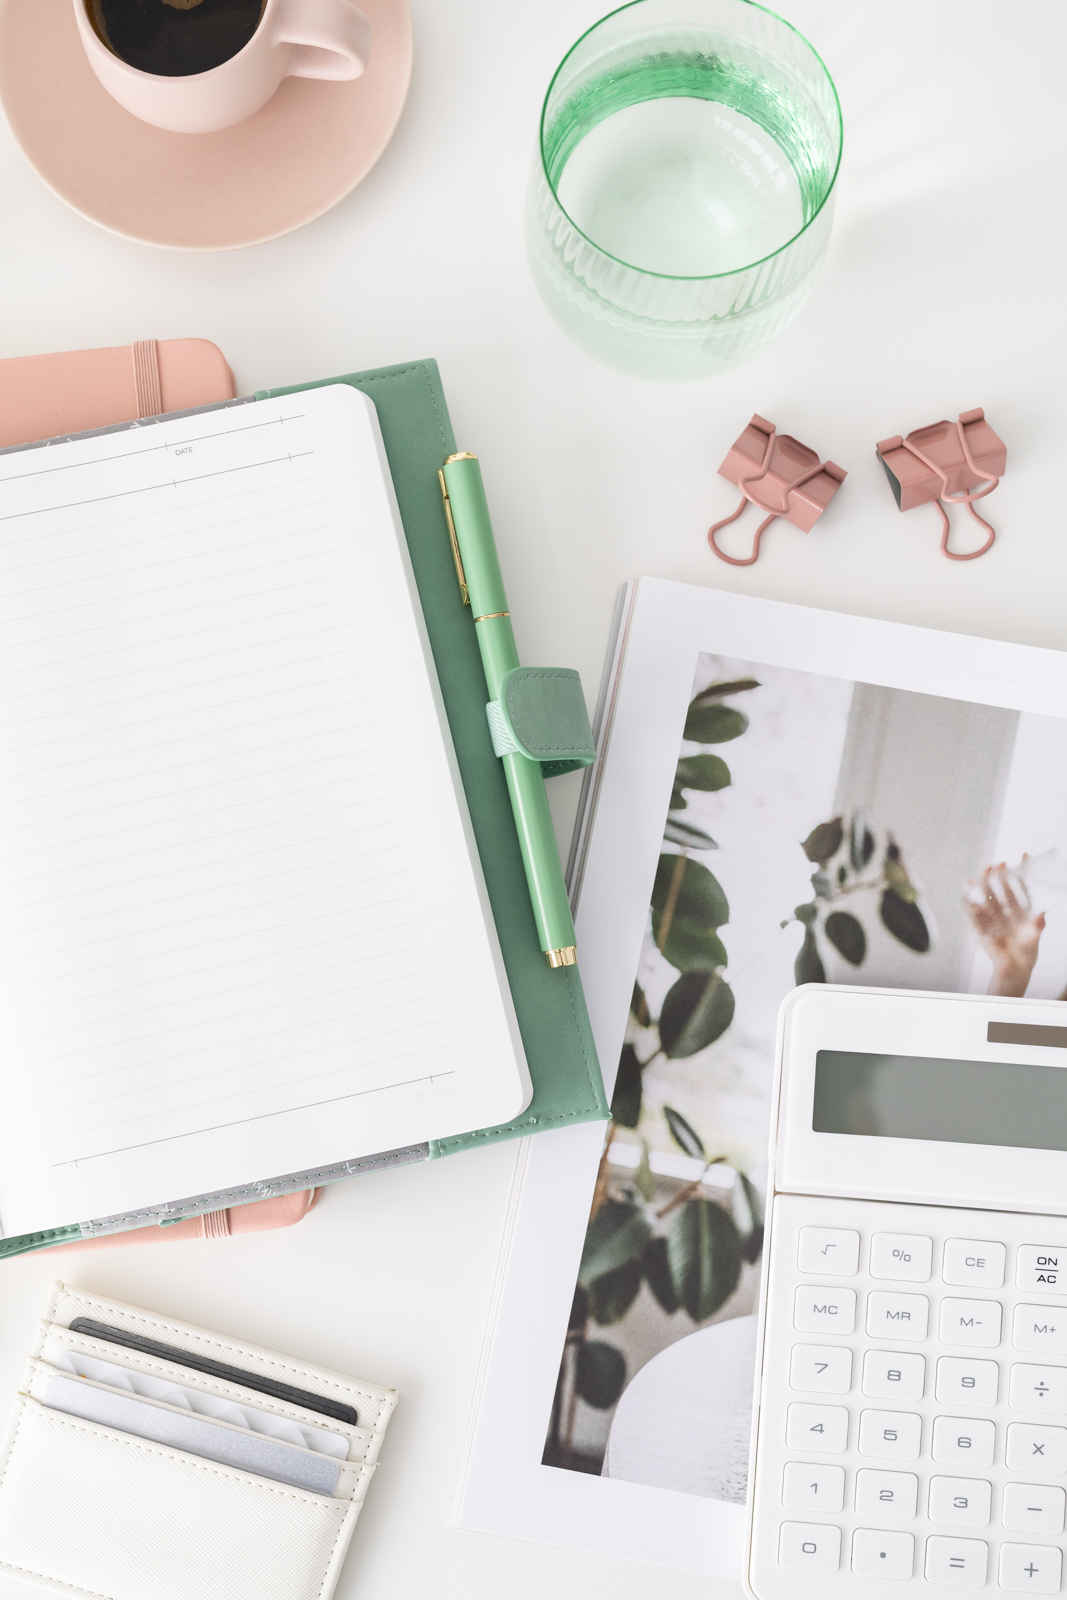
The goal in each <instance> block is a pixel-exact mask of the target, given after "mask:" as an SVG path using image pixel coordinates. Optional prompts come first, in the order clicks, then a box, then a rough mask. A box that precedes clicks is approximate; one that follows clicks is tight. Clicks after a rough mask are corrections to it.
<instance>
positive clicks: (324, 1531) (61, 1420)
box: [0, 1380, 367, 1600]
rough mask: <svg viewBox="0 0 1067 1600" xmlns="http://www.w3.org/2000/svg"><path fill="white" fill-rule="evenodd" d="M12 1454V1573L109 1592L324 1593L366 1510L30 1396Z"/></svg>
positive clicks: (256, 1599) (174, 1595)
mask: <svg viewBox="0 0 1067 1600" xmlns="http://www.w3.org/2000/svg"><path fill="white" fill-rule="evenodd" d="M72 1381H75V1380H72ZM3 1456H4V1460H3V1467H2V1476H0V1490H2V1493H0V1568H3V1569H5V1570H7V1571H9V1572H14V1573H16V1574H19V1575H21V1576H26V1575H30V1576H32V1577H34V1578H37V1579H38V1580H40V1579H44V1580H45V1581H46V1582H48V1583H51V1584H53V1585H65V1586H67V1587H68V1588H69V1589H71V1590H73V1591H74V1592H75V1593H78V1594H83V1595H84V1594H92V1595H94V1596H96V1597H100V1600H145V1596H146V1595H151V1596H152V1600H189V1596H190V1595H194V1594H195V1595H198V1596H202V1597H203V1600H314V1597H315V1596H317V1595H319V1594H322V1593H329V1592H330V1590H331V1588H332V1582H333V1579H334V1578H335V1577H336V1573H337V1570H338V1568H339V1566H340V1562H341V1560H342V1559H343V1556H344V1551H345V1549H346V1547H347V1543H348V1539H349V1538H350V1536H351V1531H352V1527H353V1525H354V1523H355V1519H356V1516H357V1514H358V1510H359V1506H358V1502H353V1501H346V1500H338V1499H333V1498H330V1497H329V1496H326V1495H321V1494H314V1493H311V1492H309V1491H307V1490H302V1489H298V1488H293V1487H290V1486H288V1485H285V1484H281V1483H277V1482H273V1481H271V1480H270V1479H267V1478H263V1477H259V1476H257V1475H255V1474H253V1473H248V1472H244V1471H241V1470H239V1469H237V1468H233V1467H229V1466H223V1465H219V1464H218V1463H215V1462H211V1461H206V1460H204V1459H202V1458H201V1457H198V1456H196V1455H192V1454H190V1453H188V1452H186V1451H183V1450H179V1449H176V1448H174V1447H173V1446H168V1445H161V1444H157V1443H154V1442H150V1441H148V1440H144V1439H139V1438H136V1437H134V1436H132V1435H130V1434H126V1433H123V1432H121V1431H120V1430H117V1429H113V1428H109V1427H107V1426H105V1425H102V1424H100V1423H96V1422H92V1421H88V1420H84V1419H82V1418H76V1417H72V1416H69V1415H67V1414H65V1413H63V1412H59V1411H52V1410H49V1409H48V1408H47V1407H45V1406H43V1405H42V1404H41V1403H40V1402H39V1401H37V1400H36V1399H34V1398H32V1397H30V1396H24V1395H20V1396H19V1399H18V1402H17V1405H16V1412H15V1416H14V1418H13V1422H12V1427H11V1430H10V1432H9V1436H8V1440H7V1447H6V1448H5V1450H4V1452H3ZM366 1470H367V1469H365V1471H366Z"/></svg>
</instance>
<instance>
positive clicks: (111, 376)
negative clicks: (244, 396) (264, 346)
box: [0, 339, 237, 447]
mask: <svg viewBox="0 0 1067 1600" xmlns="http://www.w3.org/2000/svg"><path fill="white" fill-rule="evenodd" d="M236 394H237V390H236V389H235V387H234V382H233V373H232V372H231V371H230V368H229V365H228V363H227V361H226V357H225V356H224V355H223V353H222V351H221V350H220V349H219V347H218V345H215V344H212V343H211V341H210V340H209V339H142V340H139V341H138V343H137V344H133V345H121V346H118V347H116V348H114V349H108V350H66V351H63V352H61V353H58V354H55V355H47V356H14V357H11V358H9V359H8V360H6V361H0V447H2V446H10V445H19V444H32V443H33V442H34V441H36V440H38V439H55V438H57V437H58V436H59V435H61V434H67V433H88V432H89V431H90V430H92V429H93V428H108V427H111V426H112V425H113V424H114V423H116V422H134V421H136V419H137V418H138V417H158V416H162V414H163V413H164V412H166V411H191V410H192V409H193V408H194V407H196V406H208V405H217V404H218V402H219V401H220V400H232V399H234V398H235V397H236Z"/></svg>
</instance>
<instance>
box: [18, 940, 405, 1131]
mask: <svg viewBox="0 0 1067 1600" xmlns="http://www.w3.org/2000/svg"><path fill="white" fill-rule="evenodd" d="M427 970H428V969H426V968H424V969H423V970H422V972H398V973H397V974H396V977H395V978H394V979H391V980H390V981H391V982H395V983H406V982H407V981H408V980H409V979H411V978H419V977H424V976H425V974H426V972H427ZM356 987H357V988H361V989H366V988H369V987H370V985H369V984H366V983H363V984H358V985H356ZM234 992H239V991H234ZM351 993H352V990H351V988H350V987H349V986H348V985H347V984H346V985H345V987H344V988H343V989H328V990H327V991H326V992H325V993H323V994H315V995H309V996H302V997H301V998H299V999H295V1000H294V999H290V1000H278V1001H276V1002H275V1004H274V1005H270V1006H253V1007H252V1008H251V1010H249V1011H232V1012H227V1013H226V1016H225V1017H224V1018H219V1017H212V1018H210V1019H208V1020H207V1021H205V1022H184V1023H182V1024H181V1025H180V1026H178V1027H174V1028H162V1029H157V1030H156V1031H155V1032H154V1033H139V1034H136V1035H135V1036H134V1037H133V1038H130V1039H117V1040H114V1041H112V1042H111V1043H110V1044H108V1045H99V1046H97V1048H98V1049H101V1050H104V1049H110V1050H122V1049H125V1047H126V1046H127V1045H131V1044H147V1043H148V1042H149V1041H150V1040H152V1039H169V1038H172V1037H173V1036H174V1035H175V1034H178V1033H190V1032H194V1031H195V1030H196V1029H198V1028H213V1027H214V1026H215V1025H216V1024H217V1023H218V1022H220V1021H225V1022H240V1021H242V1020H243V1019H244V1018H245V1017H259V1016H263V1015H264V1013H265V1012H268V1011H283V1010H287V1009H290V1008H291V1007H293V1006H303V1005H308V1004H311V1003H317V1002H318V1001H320V1000H333V999H335V998H336V997H337V996H338V995H342V994H351ZM435 998H436V997H435V996H434V995H433V994H432V993H429V994H419V995H415V996H414V997H412V996H410V995H405V996H404V998H403V999H402V1000H387V1001H385V1002H384V1003H383V1004H382V1005H380V1006H360V1008H359V1010H358V1011H345V1012H342V1013H341V1015H340V1016H327V1017H323V1018H321V1019H320V1021H321V1022H322V1023H323V1024H326V1025H332V1024H333V1023H336V1022H350V1021H351V1020H352V1019H353V1018H354V1017H373V1016H377V1015H378V1013H379V1012H381V1011H398V1010H399V1009H400V1008H401V1007H402V1006H408V1007H411V1006H415V1005H418V1004H419V1003H420V1002H424V1003H425V1002H428V1001H431V1000H433V999H435ZM133 1015H136V1013H133ZM104 1020H105V1021H106V1020H107V1019H106V1018H105V1019H104ZM429 1025H430V1024H429V1023H418V1022H417V1023H405V1025H404V1028H398V1029H396V1030H394V1031H395V1032H398V1033H403V1032H404V1031H405V1029H406V1028H408V1027H416V1028H418V1027H429ZM307 1027H308V1021H307V1019H306V1018H302V1019H301V1020H300V1021H299V1022H296V1023H293V1025H292V1026H291V1027H289V1028H272V1029H271V1030H270V1032H269V1033H260V1034H256V1035H255V1038H254V1039H251V1040H250V1039H247V1038H246V1037H245V1036H244V1035H242V1036H241V1038H240V1039H239V1040H237V1041H236V1042H237V1044H239V1045H244V1044H249V1043H255V1041H256V1039H277V1038H279V1037H280V1036H281V1035H282V1034H284V1033H299V1032H301V1031H302V1030H306V1029H307ZM33 1037H35V1038H39V1039H40V1038H48V1037H49V1036H48V1035H47V1034H35V1035H33ZM371 1037H372V1038H375V1039H377V1038H382V1037H384V1035H382V1034H372V1035H371ZM354 1042H355V1043H357V1044H358V1043H362V1042H363V1041H362V1040H361V1039H359V1040H355V1041H354ZM203 1053H204V1052H203V1050H202V1049H200V1050H197V1052H196V1055H197V1057H198V1058H200V1057H202V1056H203ZM85 1054H86V1052H85V1051H84V1050H68V1051H67V1052H66V1054H64V1055H59V1056H52V1057H51V1058H50V1059H51V1060H53V1061H69V1060H71V1058H72V1057H78V1056H80V1057H84V1056H85ZM189 1054H190V1052H189V1051H187V1050H186V1051H179V1052H178V1053H177V1054H172V1055H166V1056H157V1057H156V1060H155V1061H153V1062H144V1061H136V1062H133V1063H132V1064H131V1065H129V1066H127V1067H116V1068H113V1069H112V1070H113V1071H117V1072H143V1070H144V1068H145V1067H146V1066H155V1065H156V1064H157V1063H162V1062H164V1061H167V1062H170V1061H183V1060H186V1059H188V1056H189ZM253 1070H256V1071H258V1066H256V1067H253V1066H251V1065H250V1064H248V1063H245V1062H242V1063H240V1064H239V1065H236V1066H232V1067H219V1068H215V1069H213V1070H212V1071H211V1072H198V1073H196V1074H195V1075H194V1076H193V1077H191V1078H171V1077H168V1079H167V1082H166V1090H167V1093H169V1092H170V1091H171V1090H172V1089H184V1088H185V1086H186V1085H187V1084H190V1083H203V1082H204V1081H205V1080H206V1079H208V1078H210V1079H211V1081H212V1083H220V1082H221V1080H222V1079H223V1078H228V1077H230V1076H231V1075H232V1074H233V1073H235V1072H250V1071H253ZM353 1070H354V1069H353V1068H352V1067H351V1066H345V1067H338V1068H337V1071H338V1072H351V1071H353ZM85 1081H86V1080H85V1079H83V1078H82V1076H81V1075H80V1074H79V1075H78V1077H77V1078H66V1079H62V1080H60V1081H58V1082H57V1083H56V1084H48V1085H45V1086H44V1087H46V1088H62V1089H74V1088H79V1087H80V1086H81V1084H82V1083H83V1082H85ZM157 1088H158V1085H157V1084H154V1083H152V1084H148V1085H147V1086H146V1087H145V1088H143V1089H138V1088H136V1087H134V1088H129V1089H121V1090H120V1091H119V1092H118V1093H117V1094H103V1095H97V1096H96V1098H95V1099H93V1100H67V1101H64V1103H63V1105H62V1106H58V1107H56V1108H55V1109H56V1110H57V1111H85V1110H88V1109H89V1108H90V1107H91V1106H106V1105H110V1104H111V1103H112V1102H113V1101H115V1100H131V1099H133V1097H134V1096H135V1095H138V1094H155V1093H156V1090H157ZM222 1098H223V1099H228V1098H229V1096H226V1095H224V1096H222ZM151 1114H152V1115H155V1114H156V1113H151ZM139 1115H143V1113H140V1114H139ZM127 1120H129V1121H131V1122H136V1121H137V1120H138V1118H137V1117H130V1118H129V1119H127ZM107 1126H111V1124H107Z"/></svg>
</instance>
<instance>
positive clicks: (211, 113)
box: [74, 0, 371, 133]
mask: <svg viewBox="0 0 1067 1600" xmlns="http://www.w3.org/2000/svg"><path fill="white" fill-rule="evenodd" d="M74 15H75V17H76V18H77V23H78V32H79V33H80V34H81V41H82V44H83V45H84V46H85V53H86V55H87V56H88V57H89V64H90V66H91V67H92V69H93V71H94V72H95V73H96V76H97V77H98V78H99V79H100V82H101V83H102V84H103V86H104V88H105V89H106V90H107V92H108V94H110V95H111V96H112V97H113V98H114V99H115V100H117V101H118V102H119V104H120V105H122V106H125V107H126V110H127V111H132V113H133V115H134V116H135V117H139V118H140V119H141V121H142V122H150V123H152V124H153V125H154V126H155V127H157V128H168V129H169V130H170V131H171V132H172V133H215V132H217V131H218V129H220V128H232V127H233V125H234V124H235V123H237V122H243V121H244V120H245V118H246V117H250V116H252V115H253V114H254V113H255V112H256V111H258V110H259V108H260V107H261V106H264V105H266V103H267V101H268V100H269V99H270V98H271V96H272V95H273V94H274V92H275V90H276V89H277V88H278V86H279V84H280V83H281V81H282V79H283V78H287V77H296V78H332V79H347V78H358V77H359V76H360V74H361V73H363V72H364V71H366V67H367V61H368V58H369V55H370V42H371V26H370V23H369V22H368V21H367V18H366V17H365V16H364V15H363V13H362V11H359V10H357V9H356V7H355V5H353V4H352V0H267V4H266V6H265V8H264V11H263V15H262V17H261V18H260V22H259V26H258V28H257V29H256V31H255V33H254V34H253V35H252V37H251V39H249V41H248V43H247V44H246V45H245V47H244V49H243V50H239V51H238V52H237V54H236V55H235V56H231V57H230V59H229V60H228V61H223V62H222V63H221V65H220V66H217V67H212V69H211V71H210V72H196V73H191V74H189V75H188V76H187V77H181V78H168V77H163V76H161V75H160V74H158V73H154V72H141V71H140V70H139V69H138V68H137V67H131V66H129V65H128V63H127V62H125V61H123V60H122V59H121V57H119V56H117V55H115V54H114V53H113V52H112V51H111V50H109V49H108V47H107V45H106V44H105V43H104V41H103V40H102V39H101V38H100V36H99V34H98V33H97V31H96V29H95V28H94V27H93V24H92V21H91V20H90V17H89V11H88V0H74Z"/></svg>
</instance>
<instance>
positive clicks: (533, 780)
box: [438, 450, 577, 967]
mask: <svg viewBox="0 0 1067 1600" xmlns="http://www.w3.org/2000/svg"><path fill="white" fill-rule="evenodd" d="M438 476H439V477H440V480H441V493H442V495H443V496H444V502H445V516H446V517H447V519H448V532H449V537H450V538H451V540H452V554H453V557H454V558H455V563H456V576H457V577H458V578H459V587H460V594H461V595H462V597H463V602H464V604H465V605H469V606H470V607H471V610H472V612H473V614H474V625H475V632H476V633H477V635H478V648H479V650H480V651H481V654H482V666H483V667H484V669H485V683H486V688H487V689H488V690H489V699H490V700H491V701H492V700H498V699H499V697H500V686H501V683H502V681H503V678H504V676H505V674H506V673H508V672H510V671H511V670H512V668H514V667H517V666H518V665H519V656H518V651H517V650H516V649H515V635H514V634H513V632H512V631H511V615H510V613H509V611H508V600H507V595H506V594H505V593H504V580H503V578H502V577H501V575H500V562H499V561H498V559H497V553H496V542H495V540H494V539H493V527H492V523H491V522H490V520H489V507H488V505H487V504H486V499H485V489H484V487H483V485H482V471H481V468H480V467H479V465H478V457H477V456H474V455H471V454H470V453H469V451H466V450H464V451H461V452H460V453H459V454H458V455H454V456H449V458H448V460H447V461H446V462H445V464H444V467H443V468H442V469H441V472H440V473H439V474H438ZM500 759H501V761H502V762H503V764H504V776H505V778H506V779H507V785H508V793H509V794H510V796H511V809H512V811H513V812H514V814H515V827H516V829H517V830H518V835H519V848H520V850H521V851H522V862H523V866H524V867H525V868H526V881H527V883H528V884H529V886H530V899H531V900H532V902H533V913H534V920H535V921H536V923H537V933H538V937H539V938H540V940H541V949H542V950H543V951H544V952H545V956H546V958H547V960H548V964H549V966H550V967H571V966H573V965H574V963H575V961H576V959H577V955H576V951H575V944H574V923H573V922H572V921H571V908H570V905H569V904H568V901H567V890H566V888H565V887H564V883H563V868H562V867H561V866H560V859H559V849H558V847H557V845H556V834H555V830H554V828H553V826H552V813H551V812H550V810H549V806H548V795H547V794H546V793H545V779H544V774H543V773H542V771H541V764H540V762H538V761H533V760H531V759H530V757H529V756H525V755H505V756H501V758H500Z"/></svg>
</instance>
